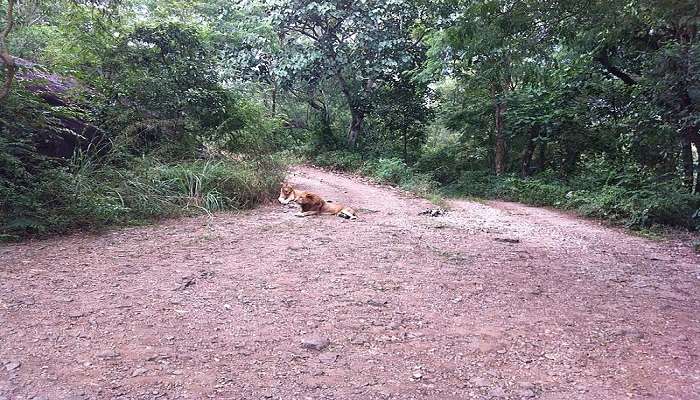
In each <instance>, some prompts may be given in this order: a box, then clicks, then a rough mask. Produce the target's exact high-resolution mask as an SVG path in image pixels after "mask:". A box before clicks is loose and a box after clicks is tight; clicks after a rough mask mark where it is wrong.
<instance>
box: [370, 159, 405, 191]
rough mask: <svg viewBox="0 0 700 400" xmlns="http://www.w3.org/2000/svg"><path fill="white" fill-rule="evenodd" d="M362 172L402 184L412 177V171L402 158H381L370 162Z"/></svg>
mask: <svg viewBox="0 0 700 400" xmlns="http://www.w3.org/2000/svg"><path fill="white" fill-rule="evenodd" d="M362 172H363V173H364V174H366V175H369V176H371V177H373V178H375V179H377V180H379V181H381V182H385V183H390V184H394V185H400V184H401V183H403V182H407V181H408V180H409V179H410V178H411V171H410V170H409V169H408V166H406V164H405V163H404V162H403V160H401V159H400V158H380V159H378V160H374V161H370V162H368V163H367V164H366V165H365V167H364V168H363V169H362Z"/></svg>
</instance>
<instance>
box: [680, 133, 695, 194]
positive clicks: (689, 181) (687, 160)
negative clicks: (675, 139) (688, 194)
mask: <svg viewBox="0 0 700 400" xmlns="http://www.w3.org/2000/svg"><path fill="white" fill-rule="evenodd" d="M681 160H682V162H683V186H685V187H687V188H689V189H690V190H691V191H692V190H693V181H694V179H695V175H694V171H693V170H694V168H693V167H694V165H693V146H692V143H691V141H690V138H689V137H687V136H685V137H683V138H682V139H681Z"/></svg>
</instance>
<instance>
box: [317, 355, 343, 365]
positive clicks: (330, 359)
mask: <svg viewBox="0 0 700 400" xmlns="http://www.w3.org/2000/svg"><path fill="white" fill-rule="evenodd" d="M338 357H340V355H339V354H338V353H323V354H321V355H320V356H319V357H318V360H319V361H321V362H322V363H324V364H333V363H334V362H336V360H337V359H338Z"/></svg>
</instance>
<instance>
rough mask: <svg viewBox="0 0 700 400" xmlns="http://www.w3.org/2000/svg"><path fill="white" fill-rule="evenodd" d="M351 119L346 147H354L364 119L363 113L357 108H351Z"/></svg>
mask: <svg viewBox="0 0 700 400" xmlns="http://www.w3.org/2000/svg"><path fill="white" fill-rule="evenodd" d="M351 114H352V119H351V120H350V127H349V129H348V147H350V148H354V147H355V145H356V144H357V138H358V136H360V133H361V132H362V125H363V123H364V121H365V115H364V114H363V113H361V112H359V111H357V110H352V111H351Z"/></svg>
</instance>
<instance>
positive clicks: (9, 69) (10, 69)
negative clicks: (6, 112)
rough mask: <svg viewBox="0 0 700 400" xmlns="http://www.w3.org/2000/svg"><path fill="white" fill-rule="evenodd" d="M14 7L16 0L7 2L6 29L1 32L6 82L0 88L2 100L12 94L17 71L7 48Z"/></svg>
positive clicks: (0, 54)
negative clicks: (11, 90)
mask: <svg viewBox="0 0 700 400" xmlns="http://www.w3.org/2000/svg"><path fill="white" fill-rule="evenodd" d="M14 9H15V0H8V3H7V17H6V19H5V29H4V30H3V31H2V33H0V59H2V61H3V63H4V64H5V83H4V84H3V85H2V88H0V101H2V100H4V99H5V97H7V96H8V95H9V94H10V89H11V88H12V81H13V80H14V78H15V72H16V71H17V67H16V66H15V60H14V58H12V56H11V55H10V53H9V51H8V50H7V37H8V36H9V35H10V32H11V31H12V26H13V25H14Z"/></svg>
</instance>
